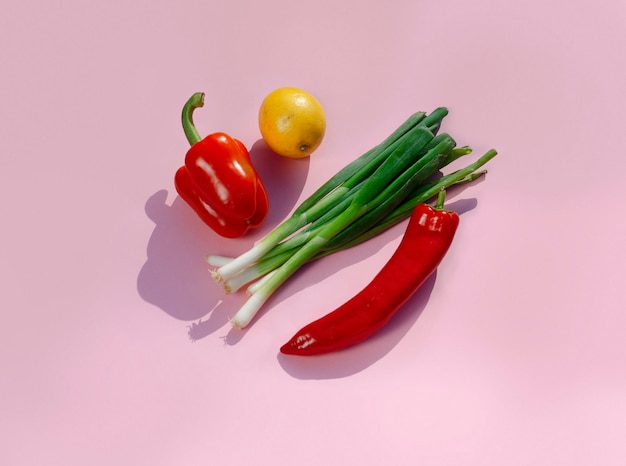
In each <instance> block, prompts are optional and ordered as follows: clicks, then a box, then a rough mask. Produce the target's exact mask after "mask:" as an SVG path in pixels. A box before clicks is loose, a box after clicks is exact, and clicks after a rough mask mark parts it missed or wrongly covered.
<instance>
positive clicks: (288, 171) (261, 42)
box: [0, 0, 626, 466]
mask: <svg viewBox="0 0 626 466" xmlns="http://www.w3.org/2000/svg"><path fill="white" fill-rule="evenodd" d="M625 5H626V4H625V3H624V2H623V1H622V0H599V1H596V2H590V1H582V0H571V1H567V2H566V1H546V0H541V1H539V0H529V1H526V2H521V1H518V2H510V1H509V2H503V1H496V0H476V1H472V2H461V1H458V0H440V1H434V0H412V1H408V0H407V1H385V2H382V1H379V2H369V3H367V7H365V4H364V3H363V2H361V1H356V0H350V1H338V0H332V1H331V0H320V1H317V2H307V3H306V4H305V3H304V2H294V1H287V0H267V1H265V2H257V1H250V0H247V1H245V0H228V1H224V0H220V1H207V0H205V1H201V0H180V1H176V2H174V1H171V2H167V1H156V2H155V1H147V0H124V1H121V0H109V1H106V2H104V1H101V2H81V1H78V0H59V1H56V2H45V1H33V0H23V1H19V2H17V1H12V2H4V4H3V6H2V8H1V14H0V39H1V43H2V48H1V52H0V53H1V59H2V60H1V67H2V72H1V73H0V80H1V81H0V84H1V86H0V118H1V124H0V153H1V156H2V158H1V165H0V167H1V170H0V195H1V197H2V205H3V207H2V218H3V220H2V225H3V227H2V230H1V236H0V238H1V240H2V243H1V244H2V257H1V260H0V273H1V274H2V275H1V279H2V293H1V298H0V299H1V301H0V309H1V312H2V325H0V342H1V345H2V352H1V355H0V371H1V372H0V373H1V379H0V413H1V414H0V443H1V445H0V464H3V465H19V466H25V465H37V466H41V465H55V466H56V465H63V466H73V465H90V466H99V465H103V466H104V465H106V466H110V465H114V464H115V465H126V464H128V465H131V464H132V465H147V464H149V465H152V466H161V465H163V466H166V465H206V464H229V465H249V464H260V463H261V462H263V464H277V465H281V464H298V465H300V466H308V465H317V464H325V465H345V464H368V465H369V464H371V465H379V464H397V465H409V464H428V465H529V464H533V465H555V464H568V465H591V464H594V465H596V464H597V465H604V466H606V465H624V464H626V443H625V442H624V433H625V432H626V344H625V336H626V335H625V334H626V312H625V310H626V300H625V298H624V272H623V264H624V263H625V262H626V248H625V247H624V243H623V241H624V238H625V236H626V219H625V217H626V216H625V215H624V213H623V188H624V184H625V183H624V182H625V179H624V170H626V162H624V160H625V158H624V150H623V147H622V146H623V141H622V135H623V134H624V122H625V121H626V115H625V110H624V109H625V108H626V92H625V90H624V83H626V62H625V59H624V50H625V49H626V32H625V29H624V23H625V22H626V6H625ZM284 85H292V86H298V87H302V88H304V89H307V90H308V91H310V92H311V93H313V94H314V95H316V96H317V97H318V98H319V99H320V100H321V101H322V103H323V104H324V106H325V108H326V111H327V117H328V131H327V135H326V138H325V140H324V143H323V144H322V146H321V147H320V149H319V150H318V151H317V152H316V153H315V154H314V156H313V157H311V158H310V159H309V160H302V161H289V160H285V159H279V158H278V157H276V156H274V155H273V154H270V153H268V152H267V150H266V149H265V148H264V146H263V144H259V143H258V141H259V138H260V136H259V133H258V129H257V126H256V112H257V109H258V106H259V104H260V102H261V100H262V98H263V97H264V96H265V95H266V94H267V93H268V92H269V91H271V90H272V89H274V88H276V87H280V86H284ZM196 91H203V92H205V93H206V106H205V108H204V109H202V110H199V111H198V112H197V114H196V121H197V124H198V128H199V130H200V132H201V133H203V134H207V133H208V132H213V131H218V130H220V131H225V132H228V133H231V134H233V135H235V136H236V137H238V138H240V139H241V140H242V141H243V142H244V143H245V144H246V145H247V146H248V147H249V148H251V152H252V156H253V158H254V160H255V163H256V164H257V165H258V168H259V171H260V172H261V173H262V175H263V176H264V177H265V180H266V184H267V185H268V190H269V194H270V202H272V210H271V214H270V216H269V218H268V220H267V222H266V224H265V225H264V226H263V228H261V229H260V230H259V231H257V232H255V233H254V234H252V235H250V236H247V237H246V238H244V239H241V240H237V241H232V240H223V239H218V238H217V237H216V236H215V235H214V234H213V233H212V232H211V231H209V230H207V229H206V228H205V227H204V226H203V224H202V223H200V221H199V220H197V219H196V218H195V216H194V215H193V214H192V213H191V212H190V210H189V209H188V207H187V206H186V205H185V204H184V203H182V202H181V200H180V199H179V198H178V197H177V196H176V193H175V190H174V187H173V174H174V172H175V170H176V168H178V166H179V165H180V164H181V163H182V160H183V157H184V154H185V152H186V150H187V147H188V145H187V143H186V140H185V138H184V135H183V132H182V129H181V127H180V121H179V120H180V110H181V108H182V105H183V103H184V102H185V100H186V99H187V98H188V97H189V96H190V95H191V94H192V93H193V92H196ZM442 105H443V106H447V107H448V108H449V109H450V115H449V116H448V117H447V118H446V120H445V121H444V128H445V130H446V131H448V132H450V133H451V134H452V135H453V136H455V138H456V139H457V140H458V141H459V142H460V143H463V144H469V145H471V146H472V147H473V148H474V154H473V155H470V156H469V157H468V161H469V160H474V159H475V158H476V157H477V156H478V155H481V154H482V153H484V152H485V151H487V150H488V149H490V148H491V147H495V148H496V149H498V151H499V155H498V157H497V158H496V159H494V160H493V161H492V162H491V163H490V164H489V174H488V176H487V178H486V179H485V180H484V181H482V182H480V183H477V184H475V185H473V186H471V187H468V188H467V189H465V190H463V191H461V192H458V193H457V194H456V195H455V196H454V197H452V198H451V199H450V204H451V207H452V206H454V207H456V208H458V209H460V210H461V212H462V215H461V226H460V229H459V232H458V235H457V237H456V239H455V242H454V244H453V247H452V248H451V250H450V252H449V254H448V256H447V257H446V258H445V260H444V262H443V263H442V265H441V267H440V268H439V270H438V272H437V274H436V276H433V277H432V278H431V279H430V280H429V281H428V283H427V284H426V285H425V286H424V287H423V289H422V290H420V292H419V293H418V294H417V295H416V296H415V297H414V298H413V299H411V301H410V302H409V304H408V306H407V307H406V308H405V309H404V310H403V311H402V312H401V313H400V314H399V315H398V316H397V318H395V319H394V320H393V322H392V323H391V324H390V325H389V326H388V327H387V328H386V329H385V330H384V331H383V332H381V333H380V334H379V335H377V336H376V337H375V338H373V339H371V340H369V341H368V342H367V343H365V344H363V345H361V346H359V347H355V348H353V349H351V350H348V351H345V352H342V353H338V354H334V355H329V356H325V357H320V358H313V359H297V358H296V359H294V358H283V357H280V356H279V355H278V348H279V346H280V345H281V344H282V343H283V342H284V341H286V339H287V338H288V337H290V336H291V335H292V334H293V332H295V331H296V330H297V329H298V328H300V327H301V326H302V325H303V324H305V323H308V322H309V321H311V320H313V319H314V318H316V317H319V316H320V315H322V314H324V313H326V312H328V311H330V310H332V309H333V308H334V307H336V306H337V305H339V304H341V303H343V302H344V301H345V300H346V299H348V298H349V297H351V296H352V295H353V294H355V293H356V292H357V291H358V290H359V289H360V288H361V287H362V286H363V285H365V284H366V283H367V282H368V281H369V280H370V279H371V277H372V276H373V274H374V273H375V272H376V271H377V270H378V269H379V268H380V267H381V266H382V264H383V263H384V262H385V261H386V260H387V259H388V258H389V256H390V255H391V253H392V252H393V250H394V249H395V247H396V246H397V244H398V242H399V240H400V237H401V235H402V232H403V226H398V227H396V228H394V229H392V230H391V231H388V232H387V233H385V234H383V235H382V236H380V237H378V238H376V239H374V240H372V241H371V242H370V243H368V244H367V245H363V246H361V247H358V248H355V249H353V250H350V251H346V252H343V253H340V254H337V255H335V256H332V257H328V258H326V259H324V260H322V261H320V262H318V263H315V264H313V265H311V266H310V267H307V268H305V269H304V270H303V271H302V273H299V274H298V275H297V276H295V277H294V278H293V279H292V280H290V281H289V282H288V283H287V284H286V285H285V286H284V287H283V288H282V289H281V290H280V291H279V292H278V293H277V294H276V295H275V297H274V298H273V299H272V300H271V301H270V303H268V306H267V307H266V308H265V310H264V312H263V313H262V314H261V316H260V317H259V318H258V319H257V320H256V321H255V322H254V324H253V325H252V326H251V327H250V328H249V329H248V330H246V331H243V332H238V331H231V330H230V327H229V324H228V317H229V316H231V315H232V314H233V313H234V311H235V310H236V309H237V307H238V306H239V305H240V304H241V303H242V302H243V298H242V297H240V296H229V297H224V296H223V295H222V294H221V293H220V292H219V290H218V289H217V287H216V286H215V285H214V284H213V283H212V282H211V280H210V277H209V275H208V272H207V268H206V266H205V265H204V263H203V256H204V254H206V253H218V254H226V255H228V254H231V255H232V254H237V253H238V252H242V251H244V250H245V249H247V248H248V247H249V246H250V245H251V244H252V243H253V242H254V241H256V240H258V239H259V238H260V237H261V236H262V235H263V234H264V233H266V232H267V231H268V230H269V229H270V228H271V227H272V226H274V225H276V224H277V223H278V222H279V221H280V220H282V219H283V218H285V217H286V216H287V215H288V214H289V212H290V210H291V209H293V208H294V206H295V205H296V204H297V202H298V201H299V200H301V199H303V198H304V197H305V196H306V195H307V194H309V193H310V192H312V191H313V190H314V189H315V188H316V187H317V186H318V185H319V184H320V183H321V182H322V181H325V180H326V179H327V178H328V177H329V176H330V175H332V174H334V173H335V172H336V171H337V170H338V169H339V168H341V167H342V166H344V165H345V164H346V163H347V162H348V161H350V160H351V159H353V158H355V157H356V156H358V155H360V154H361V153H363V152H364V151H365V150H367V149H369V148H370V147H372V146H373V145H374V144H377V143H378V142H380V141H381V140H382V139H383V138H384V137H386V136H387V135H388V134H389V133H390V132H391V131H392V130H393V129H395V127H396V126H397V125H398V124H399V123H401V122H402V121H403V120H404V118H406V117H407V116H408V115H409V114H410V113H412V112H414V111H417V110H425V111H431V110H433V109H434V108H435V107H437V106H442ZM216 306H217V307H216ZM213 308H215V309H213ZM212 309H213V311H212V312H211V310H212Z"/></svg>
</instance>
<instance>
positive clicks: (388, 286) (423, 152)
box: [175, 88, 497, 356]
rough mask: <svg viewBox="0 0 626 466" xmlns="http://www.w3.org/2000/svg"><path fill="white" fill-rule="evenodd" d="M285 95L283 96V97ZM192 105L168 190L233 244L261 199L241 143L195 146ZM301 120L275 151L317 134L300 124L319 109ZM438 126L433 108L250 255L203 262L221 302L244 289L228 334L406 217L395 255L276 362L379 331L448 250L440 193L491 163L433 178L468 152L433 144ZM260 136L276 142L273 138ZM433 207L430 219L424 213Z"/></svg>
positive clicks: (196, 98) (319, 112) (446, 214)
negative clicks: (306, 275)
mask: <svg viewBox="0 0 626 466" xmlns="http://www.w3.org/2000/svg"><path fill="white" fill-rule="evenodd" d="M286 90H287V91H288V92H290V94H289V96H293V92H292V91H293V89H292V88H286ZM298 92H299V93H301V92H303V91H299V90H298ZM298 95H300V94H298ZM203 97H204V94H202V93H196V94H194V95H193V96H192V97H191V98H190V99H189V100H188V101H187V103H186V104H185V106H184V108H183V114H182V120H183V129H184V131H185V134H186V136H187V139H188V141H189V143H190V144H191V149H189V151H188V152H187V155H186V157H185V165H184V166H182V167H180V169H179V170H178V171H177V172H176V176H175V184H176V189H177V191H178V193H179V194H180V196H181V197H182V198H183V199H184V200H185V201H186V202H187V203H188V204H189V205H190V207H191V208H193V209H194V210H195V211H196V213H197V214H198V215H199V216H200V218H201V219H202V220H203V221H204V222H205V223H206V224H207V225H208V226H209V227H211V228H212V229H213V230H214V231H215V232H216V233H218V234H220V235H222V236H225V237H229V238H238V237H240V236H242V235H244V234H245V233H246V232H247V231H248V229H249V228H254V227H256V226H258V225H260V224H261V223H262V222H263V220H264V219H265V217H266V215H267V210H268V207H269V204H268V199H267V194H266V191H265V188H264V186H263V183H262V182H261V180H260V178H259V176H258V174H257V172H256V171H255V169H254V167H253V166H252V163H251V161H250V156H249V154H248V151H247V150H246V148H245V146H244V145H243V144H242V143H241V142H240V141H238V140H237V139H234V138H231V137H230V136H228V135H226V134H224V133H213V134H211V135H209V136H207V137H206V138H204V139H201V138H200V136H199V134H198V132H197V130H196V128H195V126H194V124H193V120H192V114H193V111H194V109H195V108H197V107H201V106H202V105H203V102H204V101H203ZM267 102H268V100H267V99H266V100H265V101H264V102H263V104H262V107H263V106H266V105H268V104H267ZM280 102H281V103H280V105H279V107H280V112H278V113H277V115H279V116H280V118H278V117H277V119H275V120H276V121H275V122H276V124H279V123H280V121H282V118H283V115H290V112H295V113H297V112H298V111H303V110H302V108H299V107H298V105H299V104H298V101H297V99H282V100H280ZM289 105H294V106H293V107H291V109H290V108H289ZM305 110H307V112H308V109H305ZM307 112H305V114H306V118H304V119H303V120H302V121H304V123H303V125H302V126H300V127H296V126H290V127H289V130H288V131H285V132H284V137H285V138H286V139H285V140H284V141H281V142H280V143H282V142H284V143H285V147H291V146H293V144H292V142H293V140H298V141H299V140H300V139H301V137H300V132H302V131H305V132H306V130H305V129H303V128H311V127H316V125H313V126H311V125H310V123H311V121H313V120H315V121H316V122H317V123H319V122H324V118H323V109H321V107H319V108H318V107H316V110H315V111H314V112H313V113H312V114H308V113H307ZM295 113H294V114H295ZM309 113H310V112H309ZM447 114H448V110H447V109H446V108H445V107H440V108H437V109H435V110H434V111H433V112H432V113H430V114H427V113H425V112H417V113H415V114H413V115H411V116H410V117H409V118H408V119H407V120H406V121H405V122H404V123H403V124H401V125H400V126H399V127H398V128H397V129H396V130H395V131H394V132H393V133H392V134H391V135H390V136H389V137H387V138H386V139H385V140H384V141H382V142H381V143H380V144H379V145H377V146H375V147H373V148H372V149H370V150H369V151H367V152H366V153H364V154H363V155H362V156H360V157H359V158H357V159H355V160H353V161H352V162H351V163H349V164H348V165H346V166H345V167H344V168H343V169H341V170H340V171H339V172H338V173H337V174H335V175H334V176H332V177H331V178H330V179H329V180H328V181H327V182H326V183H324V184H323V185H322V186H320V187H319V189H317V191H315V192H314V193H313V194H312V195H311V196H309V197H308V198H307V199H306V200H305V201H303V202H302V203H301V204H300V205H299V206H298V207H297V208H296V209H295V210H294V212H293V213H292V215H291V216H290V217H289V218H287V219H286V220H285V221H283V222H282V223H281V224H279V225H278V226H276V227H275V228H274V229H273V230H272V231H271V232H270V233H269V234H267V236H265V237H264V238H263V239H262V240H260V241H259V242H257V243H256V244H255V245H254V246H253V247H252V248H251V249H249V250H248V251H246V252H244V253H243V254H241V255H239V256H238V257H235V258H227V257H223V256H219V255H209V256H207V262H208V263H209V264H210V266H211V267H212V271H211V272H212V275H213V277H214V279H215V281H216V282H217V283H219V284H220V285H221V286H222V288H223V290H224V292H225V293H234V292H237V291H239V290H241V289H243V288H245V291H246V293H247V294H248V295H249V298H248V300H247V301H246V302H245V303H244V305H243V306H242V307H241V308H240V309H239V310H238V312H237V313H236V314H235V315H234V316H233V318H232V319H231V324H232V325H233V327H235V328H244V327H246V326H247V325H248V324H250V322H251V321H252V320H253V319H254V317H255V316H256V314H257V313H258V312H259V311H260V309H261V308H262V307H263V305H264V304H265V302H266V301H267V300H268V299H269V298H270V296H272V294H273V293H274V292H275V291H276V290H277V289H278V288H279V287H280V286H281V285H282V284H283V283H285V282H286V281H287V280H288V279H289V278H290V277H291V276H292V275H293V274H294V273H295V272H296V271H297V270H299V269H300V268H301V267H302V266H303V265H305V264H307V263H309V262H311V261H314V260H317V259H320V258H322V257H324V256H326V255H328V254H332V253H334V252H337V251H341V250H343V249H347V248H350V247H353V246H355V245H357V244H360V243H362V242H364V241H366V240H368V239H370V238H372V237H373V236H376V235H378V234H379V233H381V232H383V231H384V230H386V229H388V228H390V227H392V226H394V225H396V224H398V223H399V222H401V221H403V220H405V219H406V218H409V217H410V220H409V222H408V226H407V229H406V231H405V234H404V236H403V238H402V241H401V242H400V245H399V246H398V248H397V250H396V251H395V253H394V254H393V256H392V257H391V258H390V259H389V261H388V262H387V264H386V265H385V266H384V267H383V268H382V269H381V270H380V272H379V273H378V274H377V275H376V276H375V277H374V278H373V280H372V281H371V282H370V283H369V284H368V285H367V286H366V287H365V288H364V289H362V290H361V291H360V292H359V293H357V294H356V295H355V296H354V297H353V298H352V299H350V300H349V301H347V302H346V303H345V304H343V305H342V306H340V307H339V308H337V309H335V310H334V311H333V312H330V313H329V314H327V315H325V316H323V317H321V318H319V319H318V320H316V321H314V322H312V323H310V324H308V325H306V326H305V327H303V328H302V329H301V330H300V331H298V332H297V333H296V334H295V335H294V336H293V337H292V338H291V339H290V340H289V341H288V342H287V343H285V344H284V345H283V346H282V347H281V348H280V351H281V352H282V353H285V354H292V355H302V356H308V355H314V354H322V353H327V352H331V351H336V350H340V349H343V348H346V347H348V346H351V345H353V344H356V343H358V342H360V341H362V340H364V339H366V338H368V337H369V336H371V335H372V334H374V333H376V332H377V331H378V330H380V328H382V327H383V326H384V325H385V324H386V323H387V322H388V321H389V320H390V319H391V318H392V317H393V315H394V314H395V313H396V312H397V311H398V310H399V309H400V308H401V307H402V306H403V305H404V303H405V302H406V301H407V300H408V299H409V298H410V297H411V296H412V295H413V294H414V293H415V292H416V291H417V289H419V287H420V286H421V285H422V284H423V283H424V281H426V279H427V278H428V277H429V276H430V275H431V274H432V273H433V272H434V271H435V270H436V268H437V267H438V265H439V264H440V262H441V260H442V259H443V257H444V256H445V254H446V252H447V251H448V249H449V247H450V244H451V243H452V240H453V238H454V235H455V232H456V230H457V227H458V225H459V216H458V215H457V214H456V213H455V212H452V211H448V210H445V209H444V208H443V204H444V199H445V192H446V189H447V188H449V187H451V186H453V185H456V184H460V183H467V182H470V181H473V180H475V179H476V178H478V177H480V176H482V175H483V174H484V173H486V171H485V170H482V167H483V166H484V165H485V164H486V163H487V162H489V161H490V160H491V159H492V158H494V157H495V156H496V155H497V152H496V151H495V150H494V149H492V150H489V151H488V152H487V153H485V154H484V155H483V156H482V157H480V158H478V159H477V160H476V161H474V162H473V163H470V164H468V165H466V166H465V167H464V168H461V169H458V170H454V171H452V172H450V173H448V174H442V173H441V171H442V169H443V168H445V167H446V166H448V165H449V164H451V163H452V162H454V161H455V160H457V159H459V158H461V157H463V156H466V155H468V154H470V153H471V152H472V150H471V148H470V147H469V146H460V147H458V146H457V143H456V141H455V140H454V138H452V136H450V135H449V134H447V133H439V130H440V128H441V124H442V121H443V119H444V118H445V117H446V115H447ZM260 120H263V119H260ZM279 120H280V121H279ZM324 123H325V122H324ZM281 124H282V123H281ZM262 126H263V125H261V129H263V128H262ZM266 126H267V125H266ZM279 126H280V125H279ZM317 126H319V125H317ZM266 132H267V131H266ZM262 133H263V131H262ZM271 134H272V137H273V138H274V137H281V136H280V134H281V132H279V131H273V132H272V133H271ZM294 134H295V135H296V136H297V137H296V138H295V139H294ZM315 134H317V135H318V139H319V138H320V137H319V133H318V132H317V133H315ZM322 135H323V133H322ZM302 140H303V139H302ZM296 146H297V145H296ZM277 153H278V152H277ZM278 154H279V155H280V153H278ZM283 155H284V154H283ZM435 198H436V199H437V201H436V205H435V206H434V207H431V206H430V205H427V204H426V202H429V201H430V200H432V199H435Z"/></svg>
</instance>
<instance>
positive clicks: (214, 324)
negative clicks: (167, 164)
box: [137, 142, 309, 340]
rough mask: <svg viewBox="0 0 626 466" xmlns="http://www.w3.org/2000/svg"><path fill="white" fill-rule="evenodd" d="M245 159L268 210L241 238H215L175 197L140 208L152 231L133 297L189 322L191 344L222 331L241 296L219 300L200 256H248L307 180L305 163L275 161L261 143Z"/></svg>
mask: <svg viewBox="0 0 626 466" xmlns="http://www.w3.org/2000/svg"><path fill="white" fill-rule="evenodd" d="M250 157H251V159H252V160H253V163H254V164H255V167H257V170H258V171H259V175H260V176H261V179H262V180H263V182H264V184H265V185H266V190H267V193H268V198H269V201H270V210H269V212H268V216H267V218H266V220H265V222H264V223H263V225H261V226H260V227H259V228H257V229H255V230H251V231H250V232H249V233H248V234H246V235H245V236H244V237H243V238H237V239H228V238H222V237H220V236H219V235H217V234H215V233H214V232H213V231H211V230H210V229H209V228H208V227H207V226H206V225H205V224H204V223H202V221H201V220H200V219H199V218H198V217H197V216H196V214H195V213H194V212H193V211H192V210H191V209H190V208H189V206H188V205H187V204H186V203H185V202H184V201H183V200H182V199H181V198H180V197H179V196H176V197H175V199H174V200H173V202H172V203H171V205H168V204H167V198H168V192H167V191H166V190H161V191H158V192H156V193H155V194H153V195H152V196H150V198H149V199H148V200H147V201H146V204H145V212H146V215H147V216H148V218H150V219H151V220H152V221H153V222H154V223H155V228H154V230H153V232H152V235H151V236H150V239H149V241H148V245H147V260H146V262H145V263H144V264H143V266H142V267H141V270H140V271H139V274H138V277H137V291H138V293H139V295H140V296H141V298H142V299H143V300H144V301H146V302H148V303H150V304H153V305H154V306H156V307H157V308H159V309H161V310H162V311H164V312H166V313H167V314H169V315H170V316H172V317H174V318H176V319H178V320H181V321H186V322H193V323H192V324H191V325H189V326H188V327H189V330H188V335H189V337H190V338H191V339H192V340H198V339H201V338H204V337H206V336H208V335H209V334H211V333H213V332H215V331H216V330H218V329H220V328H222V327H223V326H224V325H225V324H227V323H228V319H229V317H231V316H232V315H234V313H235V312H236V311H237V310H238V309H239V308H240V307H241V306H242V305H243V303H244V302H245V295H243V294H233V295H225V294H224V293H223V291H222V289H221V288H220V287H219V286H218V285H217V284H215V283H214V282H213V279H212V278H211V274H210V271H209V267H208V265H207V264H206V261H205V256H206V255H207V254H218V255H225V256H236V255H238V254H240V253H242V252H244V251H246V250H248V249H249V248H250V247H251V246H252V245H253V243H255V242H256V241H258V240H259V239H260V238H262V237H263V236H265V235H266V234H267V233H268V232H269V231H270V230H271V229H272V228H273V227H274V226H276V224H277V223H278V222H279V221H281V220H282V219H283V218H284V217H286V216H287V215H288V214H289V212H290V211H291V210H292V209H293V206H294V205H295V203H296V202H297V200H298V198H299V196H300V193H301V191H302V188H303V187H304V183H305V181H306V178H307V175H308V168H309V164H308V159H307V160H302V161H294V160H290V159H285V158H282V157H279V156H278V155H276V154H274V153H272V152H271V151H270V150H269V149H268V148H267V147H266V146H265V145H264V143H259V142H257V143H256V144H255V145H254V146H253V148H252V149H251V150H250ZM299 162H302V163H299Z"/></svg>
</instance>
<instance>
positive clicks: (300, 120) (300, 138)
mask: <svg viewBox="0 0 626 466" xmlns="http://www.w3.org/2000/svg"><path fill="white" fill-rule="evenodd" d="M259 129H260V130H261V136H262V137H263V140H264V141H265V143H266V144H267V145H268V146H269V147H270V149H272V150H273V151H274V152H276V153H277V154H278V155H282V156H283V157H289V158H294V159H300V158H304V157H308V156H309V155H311V154H312V153H313V151H315V149H317V148H318V147H319V145H320V144H321V143H322V139H324V133H325V131H326V114H325V113H324V108H323V107H322V104H320V102H319V101H318V100H317V99H316V98H315V97H313V96H312V95H311V94H309V93H308V92H306V91H303V90H302V89H298V88H295V87H281V88H279V89H276V90H274V91H272V92H270V93H269V94H268V95H267V96H266V97H265V99H263V102H262V103H261V108H260V109H259Z"/></svg>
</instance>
